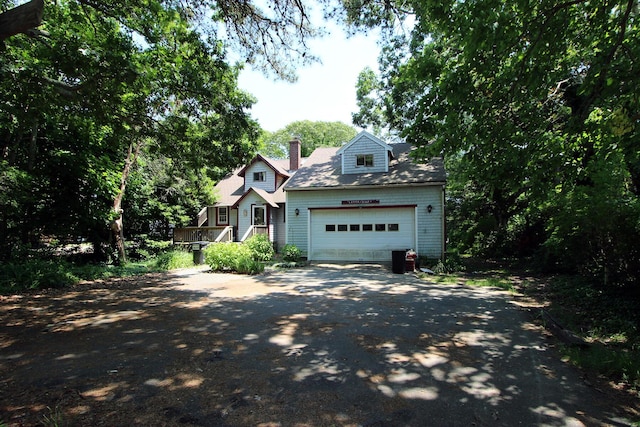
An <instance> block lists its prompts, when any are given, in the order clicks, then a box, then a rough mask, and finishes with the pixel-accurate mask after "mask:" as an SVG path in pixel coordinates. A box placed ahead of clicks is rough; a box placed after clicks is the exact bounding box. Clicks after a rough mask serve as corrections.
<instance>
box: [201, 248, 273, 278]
mask: <svg viewBox="0 0 640 427" xmlns="http://www.w3.org/2000/svg"><path fill="white" fill-rule="evenodd" d="M204 259H205V262H206V263H207V264H208V265H209V266H210V267H211V269H212V270H213V271H235V272H238V273H242V274H258V273H261V272H262V271H264V264H262V263H261V262H259V261H257V260H256V259H254V253H253V252H252V250H251V249H250V248H249V246H247V245H245V244H243V243H234V242H225V243H215V244H212V245H209V246H207V247H206V248H205V249H204Z"/></svg>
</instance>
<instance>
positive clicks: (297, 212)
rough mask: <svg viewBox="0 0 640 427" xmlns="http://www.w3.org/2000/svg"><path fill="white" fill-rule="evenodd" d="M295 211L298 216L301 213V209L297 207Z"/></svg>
mask: <svg viewBox="0 0 640 427" xmlns="http://www.w3.org/2000/svg"><path fill="white" fill-rule="evenodd" d="M294 212H295V213H296V216H298V215H300V209H298V208H296V210H295V211H294Z"/></svg>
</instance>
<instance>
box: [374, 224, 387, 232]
mask: <svg viewBox="0 0 640 427" xmlns="http://www.w3.org/2000/svg"><path fill="white" fill-rule="evenodd" d="M386 229H387V224H376V231H385V230H386Z"/></svg>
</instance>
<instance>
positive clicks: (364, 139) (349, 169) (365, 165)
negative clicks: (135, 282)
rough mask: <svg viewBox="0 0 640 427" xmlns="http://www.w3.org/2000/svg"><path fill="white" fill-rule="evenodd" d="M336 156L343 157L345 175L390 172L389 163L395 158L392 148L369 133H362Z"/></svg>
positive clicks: (344, 146)
mask: <svg viewBox="0 0 640 427" xmlns="http://www.w3.org/2000/svg"><path fill="white" fill-rule="evenodd" d="M336 154H338V155H340V156H341V163H342V173H343V174H344V175H349V174H351V175H353V174H363V173H375V172H389V161H390V159H392V158H393V150H392V148H391V147H390V146H389V145H388V144H386V143H385V142H384V141H382V140H381V139H380V138H377V137H375V136H373V135H372V134H370V133H369V132H367V131H362V132H360V133H359V134H358V135H356V136H355V138H353V139H352V140H351V141H349V142H348V143H347V144H345V145H343V146H342V147H341V148H340V149H339V150H338V152H337V153H336Z"/></svg>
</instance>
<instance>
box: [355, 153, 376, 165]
mask: <svg viewBox="0 0 640 427" xmlns="http://www.w3.org/2000/svg"><path fill="white" fill-rule="evenodd" d="M356 166H373V154H356Z"/></svg>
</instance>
